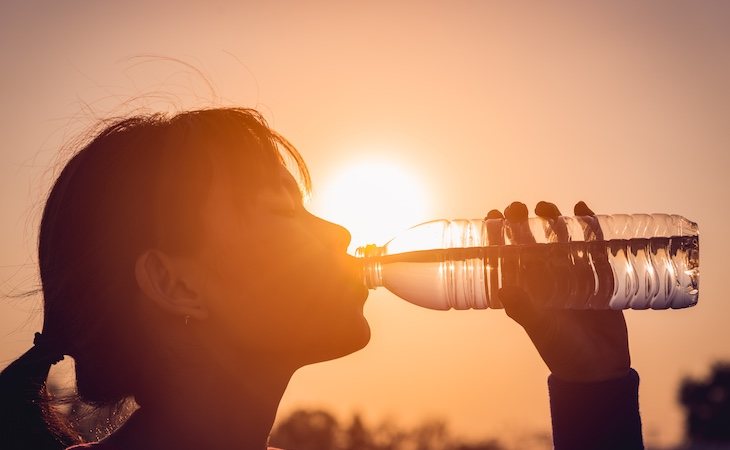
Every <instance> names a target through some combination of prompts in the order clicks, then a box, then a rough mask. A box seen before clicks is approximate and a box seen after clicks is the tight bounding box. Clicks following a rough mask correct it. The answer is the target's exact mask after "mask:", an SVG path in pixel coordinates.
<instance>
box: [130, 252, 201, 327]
mask: <svg viewBox="0 0 730 450" xmlns="http://www.w3.org/2000/svg"><path fill="white" fill-rule="evenodd" d="M199 270H200V269H199V267H198V266H197V265H196V264H192V263H191V262H190V261H189V260H187V259H184V258H176V257H171V256H169V255H166V254H165V253H164V252H161V251H159V250H154V249H153V250H146V251H144V252H143V253H142V254H140V255H139V256H138V257H137V261H136V262H135V266H134V273H135V277H136V278H137V284H138V285H139V288H140V290H141V291H142V293H143V294H144V296H145V297H147V298H148V299H149V300H151V301H152V302H153V303H154V304H155V305H157V306H158V307H159V308H160V309H162V310H163V311H165V312H167V313H170V314H174V315H178V316H182V317H191V318H193V319H196V320H204V319H206V318H207V317H208V308H207V307H206V305H205V302H204V297H203V295H202V292H200V291H199V287H200V283H197V282H196V280H199V279H200V278H201V275H202V274H200V273H198V272H199Z"/></svg>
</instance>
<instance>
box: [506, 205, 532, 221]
mask: <svg viewBox="0 0 730 450" xmlns="http://www.w3.org/2000/svg"><path fill="white" fill-rule="evenodd" d="M504 217H505V218H506V219H507V220H509V221H510V222H522V221H524V220H527V217H528V211H527V205H525V204H524V203H521V202H512V203H511V204H510V205H509V206H508V207H507V208H505V210H504Z"/></svg>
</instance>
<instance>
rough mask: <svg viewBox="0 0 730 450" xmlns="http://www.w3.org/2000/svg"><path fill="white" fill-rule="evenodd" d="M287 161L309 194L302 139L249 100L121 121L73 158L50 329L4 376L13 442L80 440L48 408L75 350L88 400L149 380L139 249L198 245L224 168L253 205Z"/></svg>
mask: <svg viewBox="0 0 730 450" xmlns="http://www.w3.org/2000/svg"><path fill="white" fill-rule="evenodd" d="M282 165H284V166H285V167H287V168H289V169H290V170H292V171H294V172H295V175H296V176H297V178H298V180H299V182H300V187H301V188H302V191H303V194H305V193H307V192H308V190H309V175H308V173H307V169H306V166H305V165H304V162H303V161H302V159H301V157H300V156H299V154H298V153H297V151H296V150H295V149H294V147H292V145H291V144H289V143H288V142H287V141H286V140H285V139H284V138H283V137H281V136H280V135H279V134H277V133H276V132H275V131H273V130H271V129H270V128H269V127H268V126H267V124H266V122H265V121H264V119H263V118H262V117H261V116H260V115H259V113H257V112H256V111H254V110H250V109H242V108H218V109H204V110H196V111H189V112H184V113H180V114H177V115H174V116H172V117H169V116H167V115H164V114H151V115H143V116H135V117H130V118H125V119H121V120H115V121H113V122H112V123H111V124H109V125H108V126H106V127H105V128H104V129H103V130H102V131H101V132H100V133H99V134H98V135H96V136H95V137H94V138H93V139H92V140H91V141H90V142H88V144H86V145H85V146H84V147H83V148H82V149H81V150H79V151H78V152H77V153H76V154H75V155H74V156H73V157H72V158H71V159H70V161H69V162H68V163H67V164H66V166H65V167H64V168H63V170H62V171H61V173H60V175H59V176H58V179H57V180H56V182H55V184H54V185H53V188H52V189H51V191H50V194H49V196H48V199H47V202H46V204H45V208H44V210H43V217H42V220H41V226H40V236H39V243H38V260H39V265H40V275H41V282H42V290H43V302H44V310H43V332H42V335H37V338H38V339H37V343H36V345H35V346H34V347H33V348H31V349H30V350H29V351H28V352H26V353H25V354H24V355H23V356H21V357H20V358H18V359H17V360H16V361H15V362H13V363H12V364H10V365H9V366H8V367H7V368H5V370H3V372H2V374H0V394H2V396H0V399H1V401H0V440H2V441H3V442H2V444H3V448H6V449H10V448H34V449H45V448H48V449H50V448H54V449H56V448H64V446H66V445H69V444H72V443H75V442H79V440H80V438H79V435H78V434H77V433H76V432H74V431H73V429H72V428H70V427H69V426H67V425H65V424H64V422H63V421H62V420H60V419H59V418H58V417H56V416H55V415H54V414H53V413H52V410H51V408H50V407H49V406H48V405H49V402H48V400H49V393H48V391H47V390H46V386H45V382H46V378H47V376H48V372H49V369H50V367H51V365H52V364H53V363H54V362H55V360H57V359H58V356H59V355H70V356H72V357H73V358H74V360H75V363H76V388H77V393H78V396H79V398H80V399H81V400H82V401H83V402H85V403H88V404H91V405H94V406H110V405H118V404H120V403H121V402H123V401H125V400H126V399H128V398H130V397H132V396H134V395H135V394H137V393H140V392H144V391H145V390H146V389H148V388H150V387H149V386H147V385H148V384H149V383H153V382H154V381H153V380H155V379H156V378H155V373H154V371H155V369H156V366H158V365H159V364H155V360H156V359H157V358H159V357H160V355H159V354H157V351H156V349H157V347H156V346H155V345H154V344H155V342H154V341H155V339H154V337H153V336H149V335H145V333H144V332H143V331H142V329H143V328H142V327H140V326H139V323H138V316H137V314H136V313H135V311H136V306H135V302H136V299H137V298H138V296H139V291H138V287H137V283H136V281H135V275H134V265H135V260H136V258H137V256H138V255H139V254H141V253H142V252H143V251H144V250H146V249H148V248H158V249H161V250H164V251H166V252H171V253H175V254H179V253H185V252H190V251H193V250H195V247H196V245H198V243H199V239H198V236H199V235H200V231H201V226H202V221H201V217H200V211H201V206H202V204H203V202H204V201H205V199H206V197H207V195H208V188H209V186H210V182H211V179H212V177H213V176H214V171H215V170H220V168H227V170H230V172H231V174H233V175H234V176H235V183H234V186H233V189H234V190H236V191H237V192H236V197H235V198H237V199H240V201H241V202H243V203H244V204H245V203H247V202H248V200H250V199H252V198H253V195H254V194H255V193H256V192H257V190H258V189H260V188H263V187H265V186H267V185H272V184H277V183H278V182H279V181H278V180H279V177H278V175H277V174H278V173H279V171H280V168H281V166H282ZM151 388H154V387H153V386H152V387H151Z"/></svg>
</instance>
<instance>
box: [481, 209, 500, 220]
mask: <svg viewBox="0 0 730 450" xmlns="http://www.w3.org/2000/svg"><path fill="white" fill-rule="evenodd" d="M484 219H486V220H489V219H504V216H503V215H502V213H501V212H499V211H498V210H496V209H493V210H491V211H489V212H488V213H487V217H485V218H484Z"/></svg>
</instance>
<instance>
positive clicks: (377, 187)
mask: <svg viewBox="0 0 730 450" xmlns="http://www.w3.org/2000/svg"><path fill="white" fill-rule="evenodd" d="M321 186H322V189H321V190H318V189H316V187H315V191H314V196H313V198H312V209H313V212H314V213H315V214H317V215H320V216H321V217H323V218H325V219H327V220H329V221H331V222H335V223H338V224H340V225H343V226H344V227H345V228H347V229H348V230H350V233H351V234H352V242H351V243H350V247H349V248H348V251H349V252H350V253H352V254H354V252H355V249H356V248H357V247H360V246H362V245H365V244H377V245H383V244H385V243H386V242H387V241H388V240H390V239H391V238H393V237H395V236H396V234H398V233H399V232H401V231H403V230H405V229H407V228H409V227H411V226H413V225H416V224H418V223H421V222H423V221H425V220H428V217H427V216H426V214H427V200H426V199H427V195H426V192H425V190H424V187H423V184H422V183H421V182H420V181H419V180H417V179H416V178H415V177H414V176H412V174H410V173H409V172H408V171H407V170H406V169H403V168H402V167H401V166H399V165H397V164H395V163H392V162H385V161H366V162H356V163H350V164H348V165H347V166H344V167H343V168H342V169H340V170H339V171H338V172H337V173H336V174H335V175H334V176H333V177H332V178H331V179H329V180H325V182H324V183H323V184H322V185H321Z"/></svg>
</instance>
